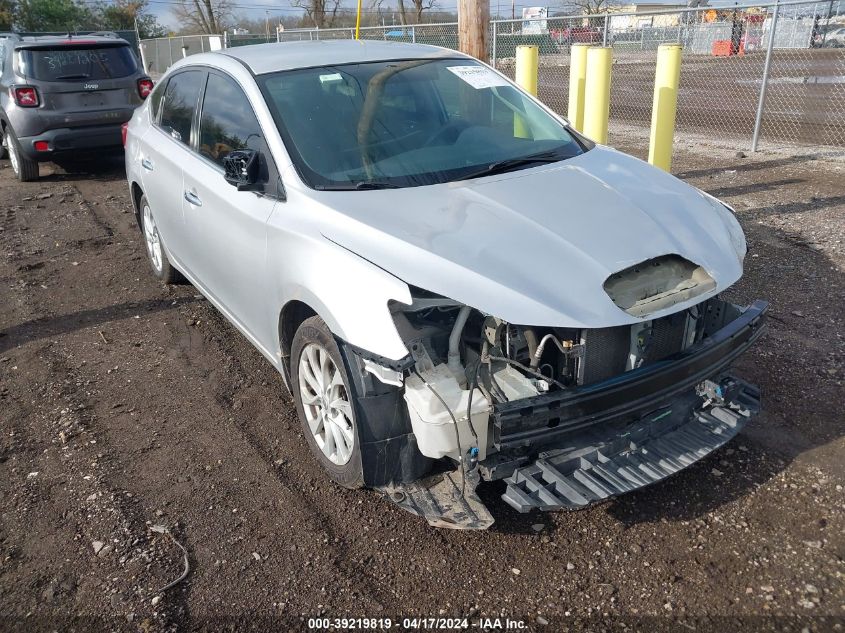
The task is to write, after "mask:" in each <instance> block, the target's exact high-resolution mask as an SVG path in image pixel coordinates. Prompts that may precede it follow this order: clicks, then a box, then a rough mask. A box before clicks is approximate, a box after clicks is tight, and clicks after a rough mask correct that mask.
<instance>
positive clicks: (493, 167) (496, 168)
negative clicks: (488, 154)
mask: <svg viewBox="0 0 845 633" xmlns="http://www.w3.org/2000/svg"><path fill="white" fill-rule="evenodd" d="M565 158H569V156H566V155H562V154H561V153H560V152H558V151H554V152H540V153H539V154H530V155H528V156H520V157H518V158H508V159H506V160H497V161H496V162H495V163H490V164H489V165H487V166H486V167H482V168H481V169H478V170H476V171H473V172H470V173H469V174H464V175H463V176H461V177H460V178H456V179H455V180H470V179H472V178H481V177H482V176H494V175H495V174H504V173H506V172H509V171H511V170H513V169H516V168H517V167H523V166H525V165H532V164H542V163H557V162H559V161H562V160H564V159H565Z"/></svg>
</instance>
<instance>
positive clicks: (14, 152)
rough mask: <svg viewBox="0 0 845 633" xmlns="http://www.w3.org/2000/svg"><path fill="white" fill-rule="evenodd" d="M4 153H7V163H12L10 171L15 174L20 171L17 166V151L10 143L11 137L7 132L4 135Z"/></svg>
mask: <svg viewBox="0 0 845 633" xmlns="http://www.w3.org/2000/svg"><path fill="white" fill-rule="evenodd" d="M6 151H7V152H9V162H10V163H12V171H14V172H15V174H17V173H18V169H20V167H19V166H18V151H17V148H15V144H14V143H12V137H11V135H10V134H9V133H8V132H7V133H6Z"/></svg>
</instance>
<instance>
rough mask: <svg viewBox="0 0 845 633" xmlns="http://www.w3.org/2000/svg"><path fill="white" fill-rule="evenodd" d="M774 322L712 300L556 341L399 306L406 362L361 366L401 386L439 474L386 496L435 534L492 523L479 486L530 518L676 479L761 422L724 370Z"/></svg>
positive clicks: (450, 309)
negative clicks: (487, 485)
mask: <svg viewBox="0 0 845 633" xmlns="http://www.w3.org/2000/svg"><path fill="white" fill-rule="evenodd" d="M687 290H688V289H685V291H687ZM766 309H767V304H766V303H765V302H762V301H757V302H754V303H753V304H752V305H750V306H748V307H745V308H743V307H739V306H736V305H734V304H731V303H729V302H727V301H724V300H723V299H721V298H719V297H712V298H710V299H707V300H705V301H703V302H701V303H699V304H697V305H693V306H692V307H689V308H687V309H684V310H681V311H679V312H676V313H674V314H670V315H668V316H664V317H662V318H657V319H654V320H648V319H645V320H642V321H640V322H638V323H635V324H633V325H622V326H617V327H607V328H598V329H571V328H549V327H536V326H525V325H516V324H511V323H505V322H503V321H502V320H501V319H498V318H496V317H494V316H491V315H487V314H484V313H482V312H480V311H477V310H474V309H471V308H469V307H467V306H464V305H461V304H459V303H457V302H454V301H451V300H449V299H445V298H443V297H438V296H436V295H432V294H431V293H427V292H425V291H421V290H417V289H415V290H414V299H413V303H412V304H411V305H410V306H408V305H404V304H399V303H395V304H392V306H391V310H392V312H393V316H394V321H395V323H396V326H397V329H398V331H399V334H400V335H401V336H402V338H403V340H404V341H405V342H406V344H407V346H408V349H409V350H410V351H411V354H410V356H409V357H408V358H406V359H404V360H403V361H399V362H396V363H391V364H390V365H391V366H390V367H385V366H384V365H383V364H380V363H379V362H378V359H364V361H363V363H364V368H365V369H366V370H367V371H368V372H370V373H371V374H373V375H375V376H376V377H377V378H378V379H379V380H380V381H382V382H385V383H389V384H393V385H396V386H400V385H401V386H404V391H403V398H404V402H405V405H406V406H407V414H408V418H409V420H410V425H409V426H410V427H411V429H412V431H413V440H414V443H415V445H416V448H417V449H418V451H419V453H420V454H421V455H422V456H424V457H425V458H428V459H429V460H434V462H433V463H434V464H435V468H434V469H433V472H434V473H435V474H433V475H429V476H427V477H425V478H422V479H418V480H416V481H408V478H407V477H405V478H404V481H403V480H402V479H403V478H395V477H394V478H392V479H391V480H390V481H387V482H384V483H383V485H381V486H380V488H381V489H382V490H383V491H384V492H385V493H387V494H388V496H389V498H391V499H392V500H393V501H395V502H396V503H398V504H399V505H400V506H402V507H404V508H405V509H407V510H409V511H411V512H414V513H416V514H419V515H421V516H424V517H425V518H427V519H428V520H429V522H431V523H432V524H434V525H440V526H447V527H456V528H476V529H478V528H486V527H488V526H489V525H490V524H492V521H493V520H492V517H491V516H490V515H489V512H487V510H486V508H485V507H484V506H483V504H482V503H481V502H480V501H479V499H478V497H477V496H476V495H475V493H474V488H475V486H476V484H477V483H478V482H479V481H480V480H488V481H491V480H499V479H504V480H505V483H506V490H505V493H504V494H503V495H502V498H503V499H504V500H505V501H506V502H507V503H508V504H509V505H511V506H512V507H514V508H515V509H517V510H518V511H520V512H527V511H529V510H532V509H541V510H556V509H577V508H583V507H586V506H588V505H590V504H591V503H595V502H598V501H601V500H603V499H607V498H609V497H612V496H616V495H619V494H622V493H625V492H630V491H632V490H635V489H637V488H641V487H643V486H646V485H648V484H651V483H654V482H656V481H659V480H661V479H663V478H665V477H668V476H669V475H671V474H674V473H675V472H677V471H678V470H681V469H683V468H685V467H687V466H689V465H690V464H692V463H694V462H695V461H697V460H699V459H701V458H702V457H704V456H705V455H707V454H709V453H710V452H711V451H713V450H715V449H716V448H719V447H720V446H722V445H723V444H725V443H726V442H727V441H729V440H730V439H731V438H732V437H734V436H735V435H736V434H737V433H738V432H739V430H740V429H741V428H742V427H743V426H744V425H745V423H746V422H747V421H748V420H749V419H750V418H751V417H752V416H753V415H755V414H756V413H757V412H758V411H759V407H760V401H759V391H758V389H757V388H756V387H754V386H752V385H749V384H748V383H746V382H744V381H742V380H740V379H738V378H736V377H734V376H732V375H731V374H730V372H729V371H728V370H729V367H730V365H731V363H732V362H733V361H734V360H735V359H736V358H737V357H738V356H739V355H740V354H742V353H743V352H744V351H745V350H746V349H747V348H748V347H749V346H750V345H751V344H752V343H753V342H754V341H755V340H756V339H757V338H758V337H759V336H760V335H761V334H762V332H763V329H764V314H765V312H766ZM382 360H383V359H382ZM456 465H457V468H455V466H456Z"/></svg>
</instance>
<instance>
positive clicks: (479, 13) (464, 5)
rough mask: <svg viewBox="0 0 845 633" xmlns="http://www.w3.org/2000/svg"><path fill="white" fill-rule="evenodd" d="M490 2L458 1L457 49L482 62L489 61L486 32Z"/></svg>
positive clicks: (481, 0) (483, 0) (484, 0)
mask: <svg viewBox="0 0 845 633" xmlns="http://www.w3.org/2000/svg"><path fill="white" fill-rule="evenodd" d="M489 29H490V0H458V48H459V49H460V50H461V52H462V53H466V54H467V55H472V56H473V57H475V58H476V59H480V60H481V61H483V62H487V61H489V59H490V57H489V54H488V52H487V31H488V30H489Z"/></svg>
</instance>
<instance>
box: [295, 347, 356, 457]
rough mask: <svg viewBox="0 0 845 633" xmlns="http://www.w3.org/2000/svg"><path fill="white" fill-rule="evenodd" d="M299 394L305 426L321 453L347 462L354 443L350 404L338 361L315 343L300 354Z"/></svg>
mask: <svg viewBox="0 0 845 633" xmlns="http://www.w3.org/2000/svg"><path fill="white" fill-rule="evenodd" d="M299 394H300V399H301V400H302V408H303V410H304V411H305V421H306V422H307V423H308V429H309V430H310V431H311V435H312V437H313V438H314V441H315V442H316V444H317V446H318V447H319V448H320V450H321V451H322V452H323V455H325V456H326V459H328V460H329V461H330V462H332V463H333V464H336V465H338V466H343V465H344V464H346V463H347V462H349V460H350V459H351V458H352V450H353V448H354V447H355V430H354V427H353V425H352V404H351V403H350V401H349V394H348V392H347V390H346V385H345V384H344V383H343V377H342V376H341V373H340V370H339V369H338V367H337V365H335V363H334V361H333V360H332V358H331V356H330V355H329V353H328V352H327V351H326V350H325V349H324V348H323V347H321V346H320V345H317V344H315V343H309V344H308V345H306V346H305V348H304V349H303V350H302V353H301V354H300V356H299Z"/></svg>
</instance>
